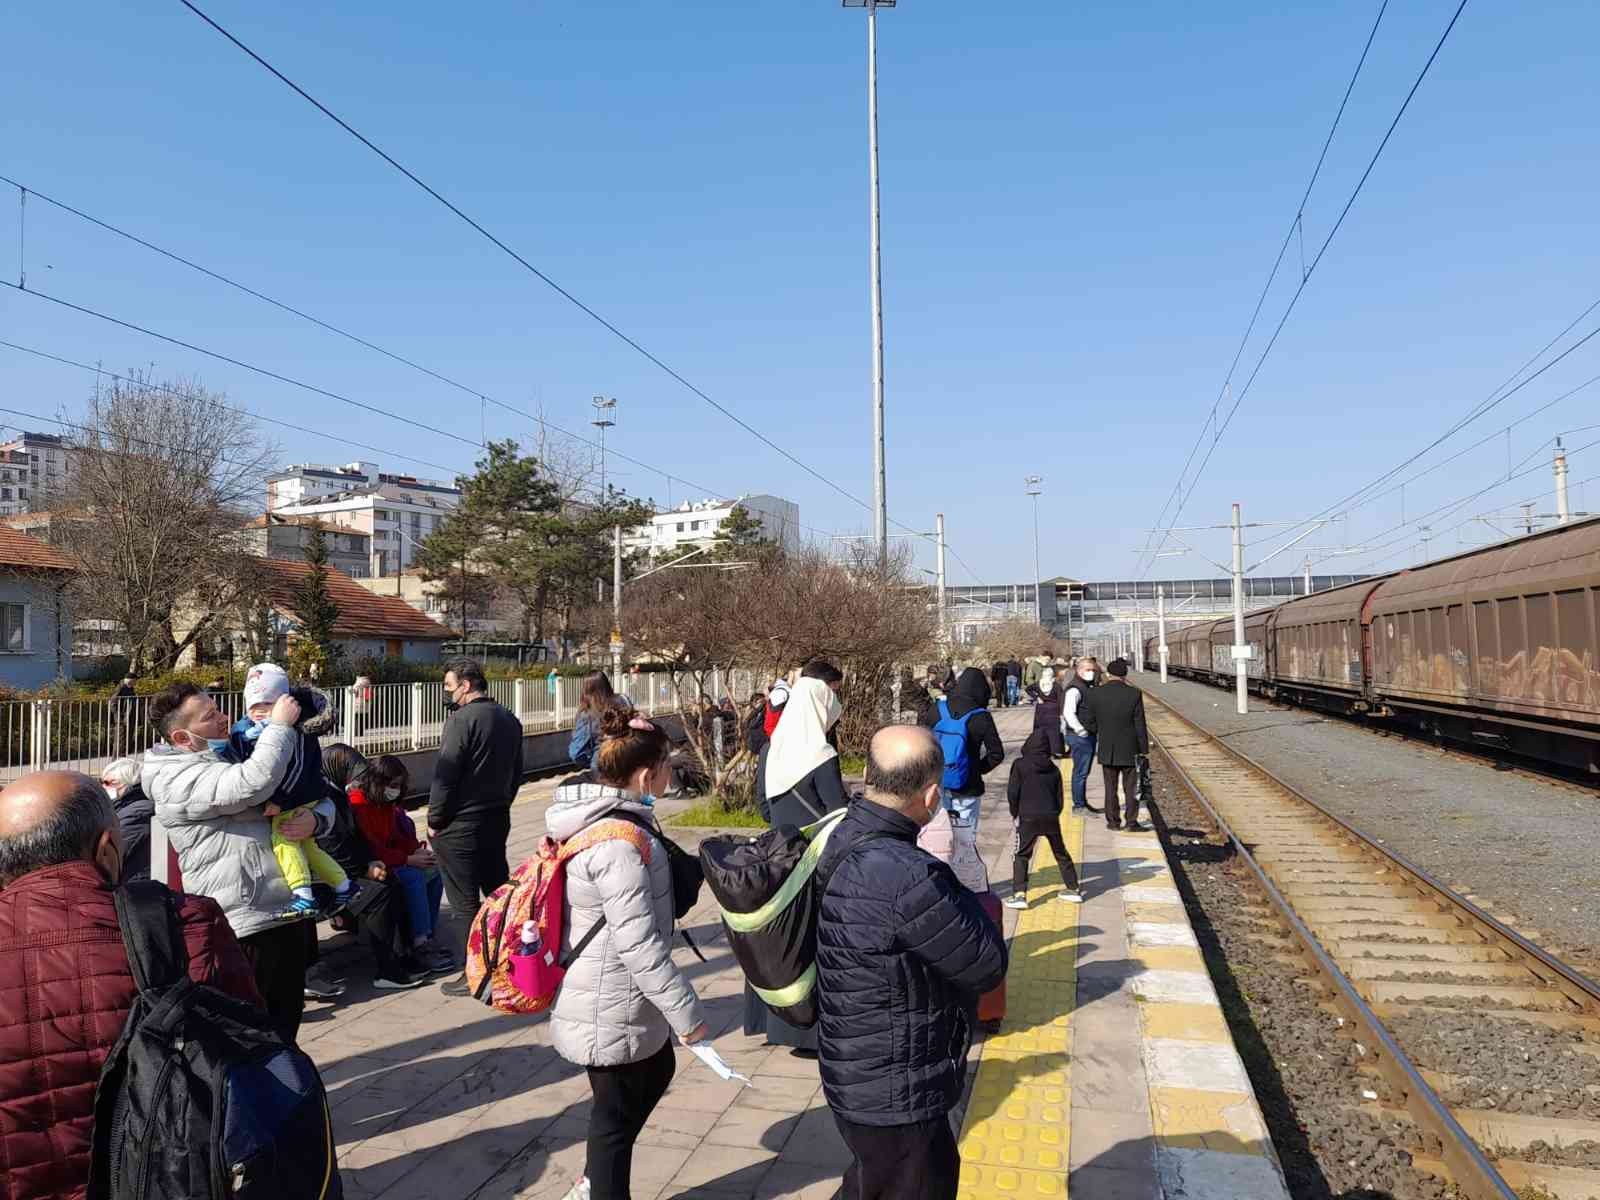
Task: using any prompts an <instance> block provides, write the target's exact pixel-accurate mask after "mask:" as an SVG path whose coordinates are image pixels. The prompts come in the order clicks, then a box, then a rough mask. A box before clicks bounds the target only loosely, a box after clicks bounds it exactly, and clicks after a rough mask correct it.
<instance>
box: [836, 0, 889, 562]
mask: <svg viewBox="0 0 1600 1200" xmlns="http://www.w3.org/2000/svg"><path fill="white" fill-rule="evenodd" d="M844 6H845V7H846V8H865V9H866V10H867V152H868V154H867V157H868V172H869V174H870V177H871V187H872V532H873V533H874V534H875V535H876V536H877V539H878V561H879V562H881V563H885V564H887V563H888V561H889V501H888V496H887V491H886V476H885V474H884V463H883V265H882V259H881V254H880V252H879V247H880V245H881V242H880V239H879V232H878V10H879V9H880V8H893V7H894V6H895V0H844Z"/></svg>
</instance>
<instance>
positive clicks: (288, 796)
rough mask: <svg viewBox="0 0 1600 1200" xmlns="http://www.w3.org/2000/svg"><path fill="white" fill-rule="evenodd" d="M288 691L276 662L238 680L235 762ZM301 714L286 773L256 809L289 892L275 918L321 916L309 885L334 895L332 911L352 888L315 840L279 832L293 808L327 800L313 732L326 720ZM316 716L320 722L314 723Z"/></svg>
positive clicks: (233, 736)
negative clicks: (268, 824)
mask: <svg viewBox="0 0 1600 1200" xmlns="http://www.w3.org/2000/svg"><path fill="white" fill-rule="evenodd" d="M288 692H289V676H288V675H287V674H286V673H285V672H284V669H283V668H282V667H280V666H278V665H277V664H276V663H257V664H256V665H255V666H253V667H251V668H250V673H249V674H248V675H246V676H245V681H244V704H245V712H246V713H247V714H248V715H246V716H245V717H243V718H241V719H240V720H239V722H238V723H237V724H236V725H234V727H233V730H232V732H231V733H230V734H229V736H228V742H229V745H230V746H231V748H232V750H233V752H234V755H235V757H236V758H238V759H239V760H240V761H241V762H242V761H243V760H244V759H247V758H249V757H250V754H251V752H252V751H253V750H255V748H256V740H257V739H258V738H259V737H260V736H261V731H262V730H263V729H265V728H266V726H267V721H268V718H269V717H270V715H271V713H272V705H273V703H274V702H275V701H276V700H277V699H278V697H279V696H284V695H287V694H288ZM310 698H314V699H315V700H317V701H318V702H320V704H321V705H322V707H323V708H324V709H325V708H326V705H327V701H326V699H325V698H323V697H322V696H321V695H320V694H319V693H316V692H312V693H311V697H310ZM301 707H302V709H304V710H305V714H306V715H305V716H303V717H302V718H301V720H300V723H299V725H297V726H296V727H295V732H296V733H297V734H299V739H298V741H297V743H296V746H295V753H294V758H293V759H291V760H290V762H289V769H288V770H286V771H285V772H284V773H283V782H281V783H280V784H279V785H278V790H277V791H276V792H274V793H273V795H272V798H271V799H270V800H269V801H268V802H267V804H266V805H265V806H263V809H262V811H263V812H265V813H266V815H267V816H269V817H271V818H272V856H273V858H275V859H277V862H278V870H280V871H282V872H283V881H284V882H285V883H287V884H288V885H289V890H290V891H292V892H293V893H294V899H293V900H291V901H290V902H289V907H287V908H286V909H284V910H283V912H282V913H281V914H280V915H281V916H282V917H283V919H284V920H288V921H293V920H298V919H300V918H301V917H318V916H321V915H323V912H322V909H321V908H320V907H319V906H318V904H317V898H316V893H315V892H313V891H312V890H311V884H312V882H313V881H316V882H320V883H325V884H327V885H328V886H329V887H331V888H332V889H333V891H334V897H335V911H336V910H337V909H339V908H343V907H344V905H345V903H346V902H347V901H349V900H350V899H351V898H352V897H354V895H355V890H356V889H355V884H354V883H353V882H352V881H351V879H350V877H349V876H348V875H346V874H345V873H344V868H343V867H341V866H340V865H339V864H338V862H337V861H336V860H335V859H334V858H333V856H332V855H330V854H329V853H328V852H327V851H326V850H324V849H323V848H322V847H321V846H319V845H317V841H316V839H315V838H303V839H301V840H300V841H292V840H290V839H289V838H286V837H284V836H283V835H282V833H281V832H280V827H281V825H282V823H283V820H284V818H285V817H286V816H287V815H288V814H290V813H292V812H294V811H295V810H296V809H299V808H305V807H307V806H308V805H313V804H317V803H319V802H321V801H322V800H325V799H327V798H328V780H327V777H326V776H324V775H323V773H322V743H321V741H320V740H319V739H318V736H317V735H318V734H319V733H320V732H321V731H322V728H324V727H326V725H327V724H328V721H327V720H326V717H325V714H324V713H323V712H313V711H312V708H311V707H308V706H307V705H306V704H304V703H302V705H301ZM319 718H323V719H321V720H319Z"/></svg>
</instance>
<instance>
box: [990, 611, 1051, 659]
mask: <svg viewBox="0 0 1600 1200" xmlns="http://www.w3.org/2000/svg"><path fill="white" fill-rule="evenodd" d="M1067 653H1068V648H1067V643H1066V642H1064V641H1062V640H1060V639H1059V638H1057V637H1056V636H1055V634H1053V633H1051V632H1050V631H1049V630H1048V629H1046V628H1045V627H1044V626H1043V625H1041V624H1039V622H1037V621H1030V620H1028V619H1027V618H1026V617H1013V618H1010V619H1009V620H1005V621H998V622H996V623H995V624H993V625H991V626H989V627H988V628H987V629H985V630H984V631H983V633H982V635H981V636H980V637H979V638H978V644H977V660H978V661H979V662H997V661H1006V660H1008V659H1013V658H1019V659H1020V658H1033V657H1034V656H1036V655H1040V654H1049V655H1052V656H1054V657H1057V658H1064V657H1065V656H1066V655H1067Z"/></svg>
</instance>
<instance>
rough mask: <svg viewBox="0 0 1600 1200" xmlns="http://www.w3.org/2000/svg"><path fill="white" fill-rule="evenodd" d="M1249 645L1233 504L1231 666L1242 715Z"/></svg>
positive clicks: (1241, 538) (1247, 706)
mask: <svg viewBox="0 0 1600 1200" xmlns="http://www.w3.org/2000/svg"><path fill="white" fill-rule="evenodd" d="M1249 654H1250V647H1249V646H1247V645H1245V640H1244V530H1243V528H1242V527H1241V526H1240V524H1239V506H1238V505H1237V504H1235V505H1234V506H1233V667H1234V686H1235V689H1236V697H1235V706H1236V707H1237V709H1238V711H1239V713H1240V714H1241V715H1242V714H1244V713H1247V712H1249V711H1250V675H1249Z"/></svg>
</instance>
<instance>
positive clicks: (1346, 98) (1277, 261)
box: [1141, 0, 1389, 557]
mask: <svg viewBox="0 0 1600 1200" xmlns="http://www.w3.org/2000/svg"><path fill="white" fill-rule="evenodd" d="M1388 8H1389V0H1383V2H1382V3H1381V4H1380V5H1379V6H1378V15H1377V16H1376V17H1375V18H1373V21H1372V28H1371V29H1370V30H1368V31H1367V40H1366V42H1365V43H1364V44H1363V45H1362V47H1361V56H1360V57H1359V58H1358V59H1357V60H1356V67H1355V70H1354V71H1352V72H1351V73H1350V82H1349V83H1348V84H1346V85H1345V89H1344V95H1343V96H1342V97H1340V100H1339V108H1338V111H1337V112H1335V113H1334V115H1333V123H1332V124H1331V125H1330V126H1329V127H1328V136H1327V137H1325V138H1324V139H1323V140H1322V152H1321V153H1320V154H1318V155H1317V162H1316V165H1315V166H1314V167H1312V169H1311V178H1310V179H1308V180H1307V181H1306V187H1305V191H1304V192H1303V193H1301V196H1300V203H1299V204H1298V205H1297V206H1296V207H1295V215H1294V217H1293V219H1291V220H1290V222H1289V229H1288V232H1286V233H1285V234H1284V235H1283V241H1282V242H1281V243H1279V245H1278V254H1277V257H1276V258H1274V259H1273V260H1272V269H1271V270H1270V271H1268V272H1267V280H1266V282H1265V283H1263V284H1262V285H1261V294H1260V295H1258V296H1257V297H1256V305H1255V308H1254V309H1253V310H1251V313H1250V320H1249V321H1248V322H1247V323H1246V324H1245V328H1244V334H1243V335H1242V336H1241V337H1240V338H1239V346H1238V348H1237V349H1236V350H1234V352H1233V361H1232V362H1230V363H1229V364H1228V373H1227V374H1226V375H1225V376H1223V380H1222V386H1221V387H1220V388H1219V389H1218V390H1217V398H1216V399H1215V400H1213V401H1212V402H1211V411H1210V412H1209V413H1208V414H1207V415H1206V419H1205V421H1204V422H1202V423H1201V426H1200V431H1199V433H1197V434H1196V435H1195V439H1194V445H1192V446H1190V447H1189V454H1188V457H1186V458H1185V459H1184V461H1183V467H1182V469H1181V470H1180V471H1179V472H1178V478H1177V481H1176V482H1175V483H1174V484H1173V489H1172V491H1171V492H1170V493H1168V496H1167V499H1166V501H1165V502H1164V503H1163V504H1162V506H1161V511H1160V512H1159V513H1157V514H1156V519H1155V521H1154V523H1153V524H1154V525H1155V526H1159V525H1160V524H1161V519H1162V518H1163V517H1165V516H1166V515H1167V509H1168V508H1169V507H1170V506H1171V504H1172V501H1173V499H1174V498H1176V497H1177V496H1178V495H1179V493H1180V491H1181V490H1182V487H1183V480H1184V478H1185V477H1186V476H1187V474H1188V471H1189V466H1190V464H1191V463H1193V462H1194V456H1195V455H1196V454H1197V453H1199V451H1200V446H1201V443H1202V442H1204V441H1205V434H1206V430H1207V429H1208V428H1210V427H1211V425H1212V423H1213V422H1214V421H1215V420H1216V416H1217V409H1218V407H1219V406H1220V405H1221V403H1222V401H1223V399H1224V398H1225V397H1226V396H1227V394H1228V388H1229V386H1230V385H1231V384H1232V382H1233V373H1234V372H1235V371H1236V370H1238V369H1239V360H1240V359H1241V358H1243V357H1244V350H1245V347H1246V346H1247V345H1249V343H1250V335H1251V334H1252V333H1254V332H1255V328H1256V322H1257V321H1258V320H1259V319H1260V317H1261V309H1262V307H1263V306H1264V305H1265V304H1266V302H1267V296H1268V294H1269V293H1270V292H1271V291H1272V285H1273V282H1274V281H1275V280H1276V279H1277V278H1278V269H1279V268H1280V267H1281V266H1282V265H1283V256H1284V254H1286V253H1287V252H1288V249H1289V243H1290V242H1291V240H1293V239H1294V238H1296V237H1299V238H1300V239H1301V250H1300V257H1301V267H1300V274H1301V278H1302V279H1304V277H1305V262H1304V260H1305V245H1304V239H1305V221H1304V218H1305V211H1306V204H1307V203H1308V202H1309V201H1310V199H1311V191H1312V189H1313V188H1315V187H1316V184H1317V178H1318V176H1320V175H1321V174H1322V166H1323V163H1325V162H1326V161H1327V159H1328V150H1329V148H1330V147H1331V146H1332V145H1333V138H1334V135H1335V134H1336V133H1337V132H1338V131H1339V123H1340V122H1341V121H1342V120H1343V119H1344V110H1345V108H1346V106H1348V105H1349V103H1350V94H1351V93H1352V92H1354V91H1355V87H1356V81H1357V80H1358V79H1360V78H1361V69H1362V68H1363V67H1364V66H1365V65H1366V62H1367V54H1368V53H1369V52H1370V51H1371V49H1372V42H1373V39H1374V38H1376V37H1377V36H1378V26H1379V25H1380V24H1382V23H1383V14H1384V13H1385V12H1387V11H1388ZM1152 536H1154V530H1152V532H1151V533H1150V534H1147V535H1146V536H1145V546H1144V550H1143V551H1142V552H1141V557H1143V555H1144V554H1145V553H1148V552H1149V550H1150V538H1151V537H1152Z"/></svg>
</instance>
